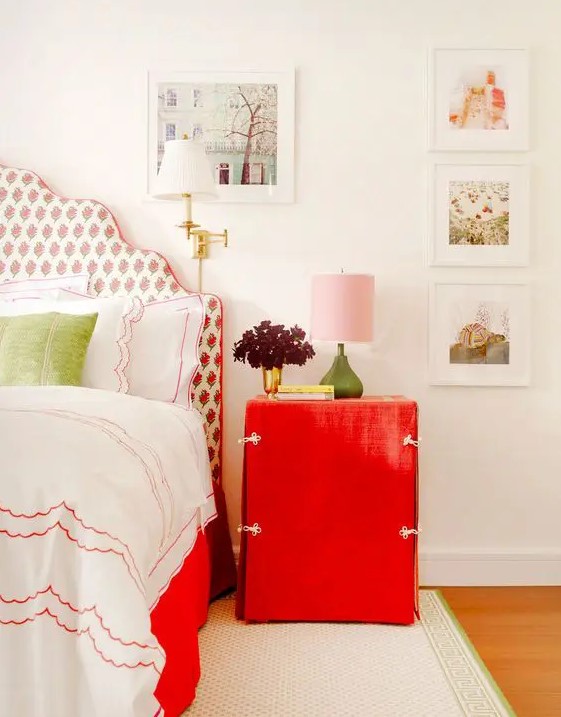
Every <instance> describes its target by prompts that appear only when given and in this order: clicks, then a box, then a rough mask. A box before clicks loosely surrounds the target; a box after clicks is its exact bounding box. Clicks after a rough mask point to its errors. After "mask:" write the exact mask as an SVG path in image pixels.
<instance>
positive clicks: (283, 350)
mask: <svg viewBox="0 0 561 717" xmlns="http://www.w3.org/2000/svg"><path fill="white" fill-rule="evenodd" d="M305 338H306V332H305V331H304V330H303V329H301V328H300V327H299V326H298V325H295V326H293V327H292V328H290V329H286V328H285V327H284V325H283V324H272V323H271V322H270V321H262V322H261V323H260V324H259V325H258V326H254V327H253V328H252V329H249V330H248V331H244V333H243V335H242V337H241V339H240V340H239V341H236V343H235V344H234V361H242V362H243V363H245V362H246V361H247V363H249V365H250V366H252V367H253V368H259V367H261V366H262V367H263V368H269V369H270V368H282V367H283V366H284V365H286V364H296V365H298V366H303V365H304V364H305V363H306V361H307V360H308V359H310V358H312V357H313V356H315V355H316V352H315V351H314V349H313V346H312V345H311V344H310V343H309V342H308V341H305Z"/></svg>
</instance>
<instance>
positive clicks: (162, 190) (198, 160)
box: [152, 134, 228, 291]
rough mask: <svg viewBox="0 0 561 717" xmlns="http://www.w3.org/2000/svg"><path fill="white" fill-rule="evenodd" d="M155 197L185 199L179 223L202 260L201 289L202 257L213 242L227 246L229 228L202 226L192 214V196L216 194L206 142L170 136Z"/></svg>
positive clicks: (202, 197) (200, 197) (194, 255)
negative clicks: (212, 228) (219, 230)
mask: <svg viewBox="0 0 561 717" xmlns="http://www.w3.org/2000/svg"><path fill="white" fill-rule="evenodd" d="M152 196H153V197H154V198H156V199H175V200H178V199H182V200H183V201H184V203H185V221H184V222H183V223H182V224H178V225H177V226H179V227H180V228H181V229H185V231H186V234H187V239H188V240H189V242H191V241H192V243H191V257H192V258H193V259H198V260H199V272H198V275H199V286H198V290H199V291H201V290H202V264H201V261H202V259H206V258H207V257H208V247H209V245H210V244H222V245H223V246H225V247H227V246H228V230H227V229H225V230H224V231H223V232H221V233H215V232H210V231H208V230H207V229H201V226H200V224H196V223H195V222H194V221H193V217H192V200H193V199H197V200H202V201H205V200H209V199H214V198H215V197H216V187H215V184H214V179H213V176H212V171H211V168H210V163H209V161H208V158H207V155H206V151H205V147H204V144H203V143H202V142H196V141H194V140H192V139H189V138H188V137H187V135H186V134H184V135H183V139H173V140H169V141H168V142H166V143H165V145H164V156H163V158H162V164H161V166H160V171H159V172H158V177H157V179H156V186H155V191H154V193H153V195H152Z"/></svg>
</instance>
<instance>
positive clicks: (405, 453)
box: [236, 396, 417, 624]
mask: <svg viewBox="0 0 561 717" xmlns="http://www.w3.org/2000/svg"><path fill="white" fill-rule="evenodd" d="M244 435H245V437H246V442H245V453H244V475H243V497H242V526H241V528H242V532H241V547H240V565H239V575H238V593H237V603H236V614H237V616H238V617H239V618H242V619H245V620H248V621H267V620H305V621H315V620H326V621H339V620H344V621H363V622H388V623H404V624H407V623H412V622H413V621H414V619H415V614H416V612H417V445H416V441H417V404H416V403H415V402H414V401H411V400H409V399H406V398H403V397H402V396H383V397H365V398H361V399H341V400H335V401H293V402H292V401H290V402H289V401H286V402H281V401H271V400H266V399H264V398H263V399H262V398H257V399H254V400H250V401H248V402H247V406H246V414H245V434H244Z"/></svg>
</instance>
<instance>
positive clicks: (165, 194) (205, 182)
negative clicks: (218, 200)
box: [152, 139, 217, 201]
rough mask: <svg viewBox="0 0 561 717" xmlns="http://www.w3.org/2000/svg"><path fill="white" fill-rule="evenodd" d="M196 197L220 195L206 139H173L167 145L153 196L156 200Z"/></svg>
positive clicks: (211, 197)
mask: <svg viewBox="0 0 561 717" xmlns="http://www.w3.org/2000/svg"><path fill="white" fill-rule="evenodd" d="M184 194H190V195H191V196H192V197H193V199H199V200H201V199H202V200H203V201H204V200H205V199H213V198H214V197H216V195H217V192H216V187H215V184H214V179H213V176H212V170H211V168H210V162H209V160H208V157H207V155H206V151H205V147H204V144H203V143H202V142H196V141H195V140H192V139H172V140H169V141H168V142H166V143H165V145H164V156H163V158H162V164H161V166H160V171H159V172H158V177H157V179H156V183H155V187H154V192H153V193H152V196H153V197H155V198H156V199H181V197H182V195H184Z"/></svg>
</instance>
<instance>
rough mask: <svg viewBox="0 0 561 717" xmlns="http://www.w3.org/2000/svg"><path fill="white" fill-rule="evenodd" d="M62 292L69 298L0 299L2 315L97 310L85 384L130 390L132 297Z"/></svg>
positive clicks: (83, 380)
mask: <svg viewBox="0 0 561 717" xmlns="http://www.w3.org/2000/svg"><path fill="white" fill-rule="evenodd" d="M60 295H61V296H66V297H67V298H68V299H69V300H66V301H63V300H53V299H44V300H42V301H37V300H36V299H30V300H21V301H11V302H10V301H0V316H16V315H24V314H45V313H48V312H49V311H57V312H59V313H61V314H77V315H83V314H94V313H97V314H98V317H97V322H96V325H95V329H94V332H93V335H92V338H91V340H90V343H89V346H88V352H87V354H86V361H85V364H84V372H83V374H82V386H86V387H88V388H101V389H104V390H106V391H116V392H118V393H127V391H128V380H127V376H126V374H125V367H126V365H127V363H128V361H129V352H128V343H129V341H130V338H131V318H132V316H133V302H132V300H131V299H128V298H126V297H115V298H108V299H98V298H93V297H88V298H85V297H81V298H83V300H82V301H76V299H75V297H73V296H72V295H71V293H70V292H66V291H64V290H63V291H61V292H60Z"/></svg>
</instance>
